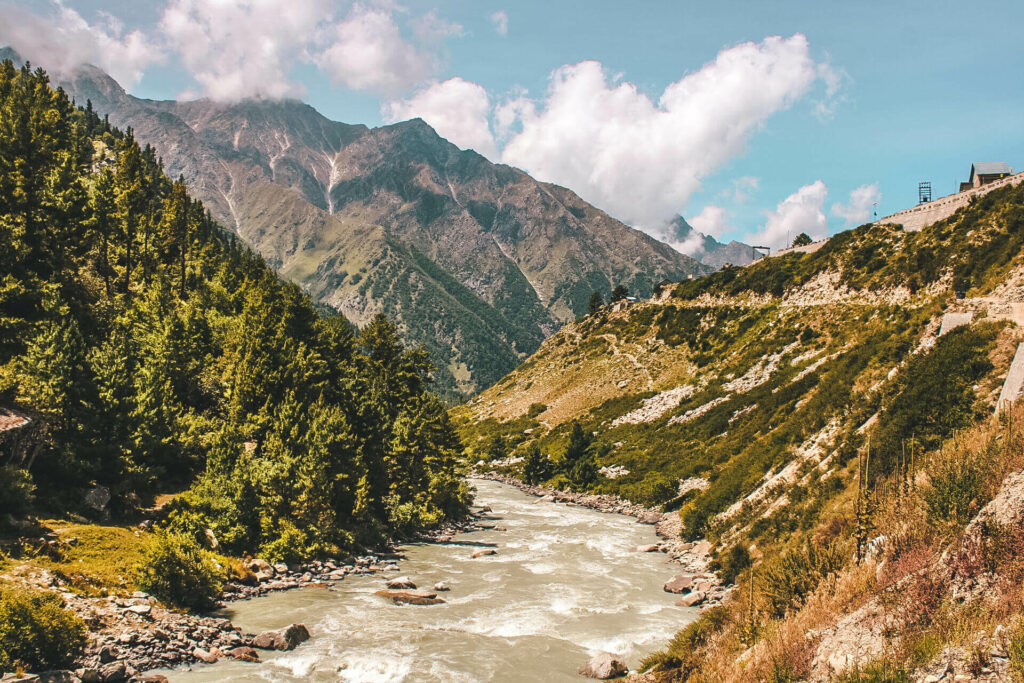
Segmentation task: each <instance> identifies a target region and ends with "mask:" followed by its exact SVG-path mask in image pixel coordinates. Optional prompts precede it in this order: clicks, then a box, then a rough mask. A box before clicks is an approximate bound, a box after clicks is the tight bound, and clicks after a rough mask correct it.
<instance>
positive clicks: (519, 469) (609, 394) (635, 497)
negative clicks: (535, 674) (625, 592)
mask: <svg viewBox="0 0 1024 683" xmlns="http://www.w3.org/2000/svg"><path fill="white" fill-rule="evenodd" d="M666 289H667V294H666V295H665V296H664V297H660V298H658V299H657V300H656V301H650V302H639V303H636V304H633V305H626V306H623V305H618V306H614V307H610V306H606V307H604V308H603V309H601V310H599V311H597V312H596V313H594V314H592V315H588V316H587V317H585V318H582V319H580V320H578V321H576V322H573V323H570V324H568V325H566V326H565V327H564V328H563V329H562V330H561V331H559V332H558V333H557V334H555V335H553V336H552V337H551V338H549V339H548V340H546V341H545V342H544V343H543V344H542V345H541V347H540V349H539V350H538V351H537V352H536V353H534V354H533V355H532V356H531V357H530V358H529V359H528V360H527V361H526V362H524V363H523V364H522V365H521V366H520V367H519V368H517V369H516V370H515V371H514V372H512V373H510V374H509V375H508V376H507V377H505V378H504V379H502V380H501V381H500V382H498V383H497V384H496V385H495V386H493V387H491V388H489V389H487V390H486V391H484V392H482V393H481V394H480V395H479V396H477V397H475V398H473V399H472V400H470V401H469V402H467V403H466V404H464V405H461V406H459V407H457V408H454V409H453V410H452V413H453V415H454V417H455V419H456V422H457V424H458V425H459V429H460V433H461V436H462V439H463V442H464V443H466V444H467V446H468V448H467V454H466V459H467V461H468V462H472V463H478V462H479V461H481V460H482V461H484V464H482V465H480V466H479V468H480V469H482V470H493V471H496V472H497V473H500V474H506V475H512V476H516V477H520V478H524V479H528V480H530V483H537V482H540V483H545V484H546V485H547V486H550V487H553V488H558V489H566V488H571V489H573V490H576V491H585V492H593V493H602V494H617V495H619V496H623V497H625V498H628V499H630V500H632V501H635V502H641V503H644V504H645V505H649V506H655V505H660V506H664V507H663V508H662V509H663V510H665V511H675V510H678V516H677V515H675V514H671V515H668V516H666V517H663V518H662V522H661V524H662V525H667V526H666V527H665V528H669V527H670V526H671V525H675V528H676V529H679V530H680V531H681V535H682V540H684V541H687V542H688V543H685V544H683V545H682V546H679V545H678V544H675V543H673V541H672V539H671V538H669V539H668V540H666V542H665V544H664V547H663V549H664V550H665V551H666V552H672V553H674V554H676V555H683V554H684V553H683V551H685V552H686V553H690V552H691V550H692V548H693V547H694V546H693V545H692V543H690V542H695V541H699V540H702V539H706V540H707V542H708V543H707V546H709V547H710V550H711V558H712V560H713V561H712V563H711V565H710V567H711V568H712V569H715V570H717V572H718V574H719V576H720V577H721V579H722V580H723V581H725V582H736V583H737V584H738V585H737V587H736V588H735V589H734V591H733V594H732V595H733V598H732V599H731V600H727V601H726V602H725V604H723V605H722V606H720V607H711V608H709V609H707V610H706V611H705V612H704V616H702V617H701V618H700V619H699V620H698V621H697V622H696V623H694V624H692V625H691V626H689V627H687V629H684V630H683V631H681V632H680V633H679V634H678V635H677V636H676V637H675V638H674V639H673V640H672V642H671V644H670V645H669V646H668V648H667V649H666V650H665V651H664V652H662V653H660V654H657V655H654V656H652V657H651V658H649V659H648V660H647V661H646V662H645V666H646V667H648V668H650V669H651V670H652V672H654V673H656V675H655V676H654V677H652V678H650V679H645V680H653V681H687V680H866V679H865V678H863V677H862V676H861V674H862V673H864V672H868V673H869V674H870V673H871V672H872V671H876V670H877V671H882V670H884V671H886V672H894V671H895V672H899V675H896V674H891V673H888V674H885V675H879V676H877V677H875V678H872V680H929V678H928V676H929V675H932V674H934V673H935V672H936V671H946V670H947V669H946V667H947V666H948V667H951V669H950V670H951V671H953V670H955V671H956V675H957V676H960V675H961V674H963V677H964V678H965V680H966V679H972V680H973V679H975V678H976V676H973V675H968V674H969V672H970V671H972V670H974V669H971V668H970V666H971V664H970V661H971V652H975V651H979V648H980V650H981V651H985V652H989V651H990V650H991V651H993V652H995V650H994V649H992V648H996V647H997V645H995V644H994V643H995V642H996V640H997V639H998V634H999V632H1000V629H1002V630H1004V631H1006V632H1007V633H1011V634H1012V636H1007V638H1011V639H1015V640H1013V642H1014V643H1016V645H1014V647H1016V648H1020V649H1019V650H1017V651H1016V652H1017V654H1015V655H1010V656H1011V657H1016V658H1017V659H1016V660H1015V661H1017V662H1019V663H1020V664H1021V665H1024V628H1022V627H1021V624H1022V622H1021V614H1022V612H1024V609H1022V604H1021V602H1020V601H1019V599H1018V598H1017V597H1011V596H1018V595H1019V586H1020V580H1021V577H1022V576H1024V554H1022V553H1021V551H1020V549H1021V548H1022V547H1024V545H1022V544H1024V532H1021V528H1022V527H1021V526H1020V525H1021V524H1022V523H1024V502H1022V501H1024V456H1022V455H1021V454H1022V453H1024V449H1022V446H1021V444H1022V443H1024V421H1022V420H1024V404H1021V402H1020V401H1019V400H1018V405H1015V406H1014V405H1012V403H1011V402H1012V401H1015V400H1017V399H1019V397H1020V395H1021V393H1022V388H1024V381H1022V378H1024V344H1022V343H1021V339H1022V337H1021V333H1020V327H1019V326H1020V325H1024V304H1022V301H1024V296H1022V291H1024V185H1019V186H1017V187H1005V188H1000V189H998V190H994V191H993V192H991V193H989V194H987V195H984V196H983V197H979V198H978V199H977V200H976V201H974V202H972V203H971V204H969V205H967V206H965V207H963V208H961V209H960V210H958V211H957V212H956V213H955V214H953V215H952V216H950V217H949V218H947V219H945V220H942V221H940V222H937V223H935V224H933V225H930V226H927V227H925V228H924V229H922V230H921V231H920V232H909V231H904V230H903V229H902V227H901V226H898V225H874V224H872V225H865V226H861V227H859V228H856V229H854V230H848V231H845V232H842V233H839V234H837V235H834V236H832V237H831V238H830V239H829V240H828V241H827V242H825V243H824V244H823V245H822V246H821V248H820V249H818V250H817V251H815V252H813V253H799V252H791V253H787V254H783V255H781V256H776V257H773V258H766V259H761V260H758V261H757V262H755V263H753V264H751V265H749V266H747V267H743V268H739V267H733V268H725V269H722V270H720V271H718V272H716V273H714V274H712V275H709V276H706V277H703V278H699V279H696V280H691V281H684V282H682V283H679V284H678V285H676V286H674V287H669V288H666ZM505 454H507V455H509V456H515V457H510V458H503V457H502V456H503V455H505ZM570 456H571V457H570ZM520 458H521V459H520ZM598 468H601V470H599V469H598ZM602 472H603V474H602ZM699 545H701V546H703V545H704V544H699ZM693 552H696V551H693ZM697 571H698V572H700V571H702V570H700V569H698V570H697ZM690 580H692V581H693V582H694V583H696V582H697V581H699V580H700V579H699V577H698V578H693V577H683V578H682V579H681V580H680V583H681V584H684V585H685V584H687V582H688V581H690ZM708 585H710V584H708ZM666 590H668V588H666ZM694 590H695V593H696V590H697V589H694ZM701 590H703V589H701ZM703 599H704V597H703V594H691V599H690V600H689V601H688V602H685V604H694V602H696V603H700V602H701V601H702V600H703ZM971 615H975V616H971ZM960 619H964V620H965V622H964V624H965V625H964V626H963V627H962V629H963V630H962V631H959V632H960V633H965V634H971V635H970V636H969V638H967V639H964V640H961V639H958V636H956V635H955V634H953V633H952V632H951V631H950V630H949V629H948V628H947V627H946V626H945V625H946V624H948V623H954V622H956V623H960V622H959V620H960ZM998 624H1001V626H999V627H998V628H997V625H998ZM993 629H995V634H996V635H994V636H992V637H991V638H990V637H989V635H990V634H992V633H993ZM809 633H812V634H814V636H813V637H808V636H807V634H809ZM979 633H980V634H982V635H978V634H979ZM986 634H988V635H986ZM921 643H927V647H925V646H924V645H921ZM1006 647H1009V646H1006ZM945 648H948V649H945ZM940 652H942V653H943V654H942V655H941V657H940ZM1000 652H1003V650H1000ZM1000 656H1001V657H1003V659H1002V660H1000V661H1001V662H1003V663H1002V664H998V665H997V664H993V666H997V667H998V666H1001V667H1003V668H1002V669H1001V670H1002V671H1004V672H1005V670H1006V669H1007V667H1008V666H1009V665H1007V664H1006V663H1005V661H1006V660H1005V657H1006V656H1005V655H1000ZM986 661H989V660H986ZM991 661H993V662H995V661H996V660H995V659H994V658H993V659H992V660H991ZM1013 666H1017V664H1013ZM851 672H853V673H851ZM1007 675H1008V674H1007ZM932 680H934V677H933V678H932Z"/></svg>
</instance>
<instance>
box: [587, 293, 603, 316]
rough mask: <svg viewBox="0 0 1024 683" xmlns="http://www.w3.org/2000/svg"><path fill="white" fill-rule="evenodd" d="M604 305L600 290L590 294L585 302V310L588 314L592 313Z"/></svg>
mask: <svg viewBox="0 0 1024 683" xmlns="http://www.w3.org/2000/svg"><path fill="white" fill-rule="evenodd" d="M602 306H604V299H602V298H601V292H594V293H593V294H591V295H590V301H589V302H587V311H588V312H589V313H590V315H594V314H595V313H597V312H598V311H600V310H601V307H602Z"/></svg>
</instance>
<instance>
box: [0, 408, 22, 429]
mask: <svg viewBox="0 0 1024 683" xmlns="http://www.w3.org/2000/svg"><path fill="white" fill-rule="evenodd" d="M26 424H28V418H27V417H25V416H24V415H18V414H17V413H15V412H14V411H12V410H8V409H7V408H4V407H2V406H0V432H6V431H9V430H11V429H17V428H18V427H22V426H24V425H26Z"/></svg>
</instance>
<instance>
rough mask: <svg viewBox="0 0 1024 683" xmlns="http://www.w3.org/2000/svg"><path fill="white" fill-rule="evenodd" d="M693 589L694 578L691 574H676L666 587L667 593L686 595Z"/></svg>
mask: <svg viewBox="0 0 1024 683" xmlns="http://www.w3.org/2000/svg"><path fill="white" fill-rule="evenodd" d="M692 587H693V576H692V575H690V574H676V575H675V576H673V577H672V578H671V579H669V580H668V581H667V582H666V583H665V585H664V590H665V592H666V593H685V592H686V591H688V590H690V588H692Z"/></svg>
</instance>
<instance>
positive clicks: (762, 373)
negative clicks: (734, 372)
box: [722, 341, 800, 394]
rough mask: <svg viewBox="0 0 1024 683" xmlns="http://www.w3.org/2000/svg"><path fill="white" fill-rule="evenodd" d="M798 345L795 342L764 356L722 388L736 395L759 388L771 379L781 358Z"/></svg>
mask: <svg viewBox="0 0 1024 683" xmlns="http://www.w3.org/2000/svg"><path fill="white" fill-rule="evenodd" d="M799 345H800V342H798V341H795V342H793V343H792V344H788V345H787V346H786V347H785V348H783V349H782V350H781V351H779V352H778V353H773V354H771V355H768V356H765V357H764V358H762V359H761V360H759V361H757V362H756V363H754V365H753V367H751V368H750V369H749V370H747V371H746V373H744V374H743V376H742V377H738V378H736V379H734V380H732V381H731V382H726V383H725V384H723V385H722V388H723V389H725V390H726V391H729V392H733V391H734V392H736V393H737V394H742V393H744V392H747V391H750V390H751V389H754V388H755V387H759V386H761V385H762V384H764V383H765V382H767V381H768V380H769V379H771V376H772V373H774V372H775V371H776V370H777V369H778V367H779V361H781V360H782V357H783V356H785V355H786V354H788V353H789V352H790V351H792V350H793V349H795V348H796V347H797V346H799Z"/></svg>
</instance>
